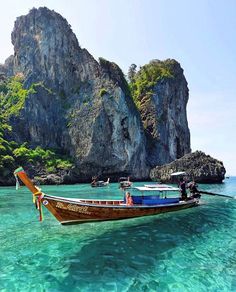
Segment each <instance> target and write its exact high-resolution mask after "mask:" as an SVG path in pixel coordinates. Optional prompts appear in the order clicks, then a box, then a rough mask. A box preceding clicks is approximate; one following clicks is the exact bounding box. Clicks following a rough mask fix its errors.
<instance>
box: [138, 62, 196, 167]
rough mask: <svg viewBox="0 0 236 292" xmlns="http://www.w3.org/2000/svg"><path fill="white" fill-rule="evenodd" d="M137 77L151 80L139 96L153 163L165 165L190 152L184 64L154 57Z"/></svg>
mask: <svg viewBox="0 0 236 292" xmlns="http://www.w3.org/2000/svg"><path fill="white" fill-rule="evenodd" d="M150 76H151V78H150ZM135 79H136V83H137V85H139V83H140V82H143V81H146V82H148V83H147V85H146V88H145V89H146V90H144V91H142V90H140V91H139V95H138V96H137V99H138V100H139V102H140V113H141V118H142V122H143V125H144V128H145V133H146V137H147V141H148V144H147V151H148V161H149V164H150V165H151V166H152V167H153V166H156V165H162V164H165V163H168V162H171V161H173V160H175V159H178V158H180V157H182V156H183V155H185V154H186V153H189V152H190V151H191V149H190V132H189V128H188V121H187V113H186V106H187V102H188V98H189V96H188V86H187V81H186V79H185V77H184V74H183V69H182V68H181V67H180V64H179V63H178V62H176V61H175V60H170V59H168V60H166V61H163V62H162V61H159V60H153V61H151V62H150V63H149V64H147V65H145V66H143V67H142V68H141V69H140V71H139V72H138V73H137V74H136V77H135ZM141 84H142V83H141Z"/></svg>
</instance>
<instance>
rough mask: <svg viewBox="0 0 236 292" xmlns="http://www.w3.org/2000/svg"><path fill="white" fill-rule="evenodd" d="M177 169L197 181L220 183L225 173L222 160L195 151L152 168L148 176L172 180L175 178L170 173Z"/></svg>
mask: <svg viewBox="0 0 236 292" xmlns="http://www.w3.org/2000/svg"><path fill="white" fill-rule="evenodd" d="M178 171H185V172H186V176H187V177H188V178H189V179H191V180H195V181H196V182H198V183H221V182H222V181H223V180H224V178H225V173H226V170H225V168H224V165H223V162H221V161H219V160H217V159H214V158H212V157H211V156H210V155H206V154H205V153H204V152H201V151H196V152H193V153H189V154H186V155H185V156H183V157H182V158H180V159H177V160H175V161H173V162H171V163H169V164H166V165H163V166H158V167H155V168H153V169H152V170H151V172H150V177H151V179H152V180H155V181H156V180H157V181H158V180H160V181H162V182H173V180H174V179H175V178H173V177H172V176H171V173H173V172H178Z"/></svg>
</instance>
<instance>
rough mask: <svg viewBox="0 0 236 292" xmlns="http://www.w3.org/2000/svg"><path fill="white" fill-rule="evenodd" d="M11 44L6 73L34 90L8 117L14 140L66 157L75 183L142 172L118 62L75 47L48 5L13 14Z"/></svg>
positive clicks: (138, 138) (136, 122) (136, 125)
mask: <svg viewBox="0 0 236 292" xmlns="http://www.w3.org/2000/svg"><path fill="white" fill-rule="evenodd" d="M12 43H13V45H14V52H15V53H14V60H13V64H14V65H13V69H12V70H13V72H14V74H19V73H20V74H23V76H24V79H25V86H26V87H27V88H29V87H30V86H32V84H34V88H35V91H36V93H34V94H31V95H30V96H29V97H28V98H27V100H26V104H25V107H24V109H23V110H22V111H21V114H20V115H19V117H12V118H11V124H12V126H13V129H14V131H13V132H14V137H13V138H14V139H15V140H16V141H17V142H19V143H22V142H24V141H28V142H29V144H30V145H31V146H32V147H35V146H36V145H41V146H42V147H45V148H48V147H51V148H58V149H60V150H61V151H62V152H63V153H67V154H69V155H70V156H72V157H73V158H74V161H75V165H76V167H75V168H74V169H73V172H71V176H74V177H75V178H76V180H77V179H80V180H86V179H87V180H88V179H89V178H90V176H91V175H95V174H96V175H97V174H104V175H109V176H114V177H118V176H119V175H120V174H131V175H132V176H133V177H134V178H136V179H144V178H147V177H148V175H149V168H148V166H147V164H146V150H145V136H144V133H143V131H142V124H141V119H140V116H139V113H138V112H137V110H136V108H135V106H134V103H133V100H132V98H131V96H130V94H129V91H128V90H127V88H128V85H127V83H126V80H125V78H124V76H123V73H122V72H121V70H120V68H119V67H118V66H117V65H116V64H114V63H110V62H108V61H105V60H101V63H100V64H99V63H98V62H97V61H96V60H95V59H94V58H93V57H92V56H91V55H90V54H89V53H88V52H87V50H85V49H81V48H80V46H79V44H78V41H77V39H76V36H75V35H74V33H73V32H72V30H71V28H70V26H69V25H68V23H67V21H66V20H65V19H64V18H63V17H61V16H60V15H59V14H57V13H56V12H54V11H50V10H49V9H47V8H39V9H32V10H31V11H30V13H29V14H28V15H26V16H21V17H18V18H17V20H16V22H15V27H14V30H13V32H12Z"/></svg>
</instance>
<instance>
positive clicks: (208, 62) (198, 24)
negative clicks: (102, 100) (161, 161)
mask: <svg viewBox="0 0 236 292" xmlns="http://www.w3.org/2000/svg"><path fill="white" fill-rule="evenodd" d="M42 6H46V7H48V8H49V9H53V10H55V11H56V12H58V13H60V14H61V15H62V16H63V17H65V18H66V19H67V21H68V22H69V23H70V25H71V27H72V29H73V31H74V33H75V34H76V36H77V38H78V41H79V43H80V46H81V47H83V48H86V49H87V50H88V51H89V52H90V53H91V54H92V55H93V56H94V57H95V58H96V59H98V58H99V57H104V58H105V59H107V60H110V61H113V62H115V63H117V64H118V65H119V66H120V67H121V68H122V70H123V72H124V73H125V74H126V73H127V71H128V68H129V66H130V65H131V64H132V63H135V64H136V65H137V66H142V65H144V64H146V63H148V62H149V61H150V60H152V59H159V60H165V59H167V58H173V59H176V60H177V61H178V62H180V64H181V66H182V68H183V69H184V74H185V77H186V79H187V81H188V87H189V102H188V105H187V115H188V123H189V128H190V133H191V148H192V151H196V150H201V151H203V152H205V153H206V154H208V155H211V156H212V157H214V158H216V159H219V160H221V161H223V163H224V166H225V168H226V171H227V174H228V175H236V147H235V145H236V134H235V133H236V17H235V13H236V1H234V0H224V1H223V0H222V1H221V0H198V1H195V0H67V1H66V0H34V1H33V0H32V1H30V0H24V1H19V0H8V1H2V3H1V17H0V36H1V46H0V63H4V61H5V59H6V58H7V57H9V56H10V55H11V54H12V53H13V46H12V44H11V32H12V30H13V27H14V21H15V19H16V17H18V16H20V15H25V14H27V13H28V12H29V10H30V9H31V8H33V7H36V8H38V7H42Z"/></svg>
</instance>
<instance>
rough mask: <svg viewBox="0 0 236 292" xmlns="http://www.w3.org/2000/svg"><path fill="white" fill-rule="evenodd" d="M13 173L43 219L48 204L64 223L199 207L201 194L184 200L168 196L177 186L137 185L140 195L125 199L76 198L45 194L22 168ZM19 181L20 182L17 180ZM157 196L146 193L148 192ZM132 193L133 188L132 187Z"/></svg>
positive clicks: (130, 216)
mask: <svg viewBox="0 0 236 292" xmlns="http://www.w3.org/2000/svg"><path fill="white" fill-rule="evenodd" d="M14 175H15V177H16V179H17V182H18V178H20V180H21V181H22V182H23V183H24V184H25V186H26V187H28V189H29V190H30V191H31V192H32V194H33V201H34V202H35V204H36V207H37V209H38V210H39V213H40V221H42V206H44V207H46V208H47V209H48V210H49V211H50V212H51V213H52V214H53V216H54V217H56V219H57V220H58V221H59V222H60V223H61V224H73V223H74V224H75V223H84V222H89V221H104V220H117V219H128V218H135V217H141V216H150V215H156V214H160V213H166V212H172V211H178V210H182V209H186V208H190V207H194V206H197V205H198V203H199V197H198V198H196V197H194V196H191V197H189V198H188V199H187V200H181V199H180V198H179V196H178V197H168V198H167V196H166V195H167V193H169V192H178V190H179V189H178V188H174V187H169V186H167V187H163V186H162V187H161V188H148V187H136V188H135V189H136V191H139V192H140V194H141V195H139V196H134V195H131V194H130V193H126V196H125V197H124V198H123V199H122V200H97V199H74V198H65V197H57V196H51V195H47V194H44V193H43V192H42V191H41V190H40V189H39V188H38V187H37V186H35V185H34V183H33V182H32V181H31V180H30V179H29V177H28V176H27V174H26V172H25V171H24V169H23V168H21V167H20V168H18V169H17V170H16V171H15V172H14ZM18 183H19V182H18ZM151 191H152V192H153V191H155V193H157V195H145V194H146V193H148V192H151ZM129 192H132V189H131V190H129Z"/></svg>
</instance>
